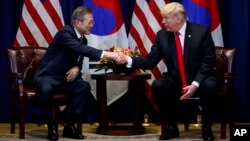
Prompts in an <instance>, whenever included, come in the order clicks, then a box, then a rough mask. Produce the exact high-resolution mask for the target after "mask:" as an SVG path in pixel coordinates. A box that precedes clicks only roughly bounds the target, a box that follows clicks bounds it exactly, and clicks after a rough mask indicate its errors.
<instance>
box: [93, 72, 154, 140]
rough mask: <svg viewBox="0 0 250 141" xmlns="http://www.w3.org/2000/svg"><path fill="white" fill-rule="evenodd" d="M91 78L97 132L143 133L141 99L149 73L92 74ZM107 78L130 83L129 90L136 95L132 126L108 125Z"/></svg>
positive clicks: (106, 133)
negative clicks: (96, 116)
mask: <svg viewBox="0 0 250 141" xmlns="http://www.w3.org/2000/svg"><path fill="white" fill-rule="evenodd" d="M91 78H92V79H95V80H96V95H97V102H98V112H99V119H98V122H99V127H98V128H97V131H96V132H97V133H98V134H103V135H139V134H144V133H145V128H144V127H142V122H143V110H142V105H143V99H144V96H145V88H144V86H145V82H146V80H147V79H150V78H151V74H149V73H141V74H92V75H91ZM107 80H114V81H115V80H124V81H129V83H132V85H130V86H131V87H130V89H131V91H132V92H133V93H134V94H135V96H136V107H135V108H136V112H135V120H134V121H133V125H132V126H118V125H116V126H109V119H108V115H107V86H106V81H107Z"/></svg>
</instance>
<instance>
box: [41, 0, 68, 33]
mask: <svg viewBox="0 0 250 141" xmlns="http://www.w3.org/2000/svg"><path fill="white" fill-rule="evenodd" d="M44 8H45V9H46V10H47V12H48V14H49V16H50V17H51V19H52V20H53V22H54V24H55V25H56V27H57V30H59V29H61V28H62V27H63V24H62V22H61V18H60V16H59V15H58V13H57V12H56V10H55V7H54V6H53V5H52V3H51V1H48V0H47V1H46V2H45V3H44Z"/></svg>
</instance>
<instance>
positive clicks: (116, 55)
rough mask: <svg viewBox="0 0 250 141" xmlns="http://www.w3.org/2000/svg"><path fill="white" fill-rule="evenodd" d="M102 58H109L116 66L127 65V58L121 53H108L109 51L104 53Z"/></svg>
mask: <svg viewBox="0 0 250 141" xmlns="http://www.w3.org/2000/svg"><path fill="white" fill-rule="evenodd" d="M103 58H111V59H113V60H114V61H116V63H117V64H125V63H127V62H128V61H127V56H126V55H125V54H123V53H122V52H110V51H104V56H103Z"/></svg>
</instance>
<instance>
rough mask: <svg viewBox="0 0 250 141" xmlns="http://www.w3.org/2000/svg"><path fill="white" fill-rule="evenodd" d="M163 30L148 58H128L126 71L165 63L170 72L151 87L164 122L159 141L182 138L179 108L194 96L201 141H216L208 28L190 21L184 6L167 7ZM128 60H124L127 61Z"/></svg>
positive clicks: (215, 82)
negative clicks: (199, 104) (197, 101)
mask: <svg viewBox="0 0 250 141" xmlns="http://www.w3.org/2000/svg"><path fill="white" fill-rule="evenodd" d="M160 13H161V15H162V18H163V20H162V23H163V26H164V29H161V30H160V31H158V33H157V35H156V40H155V42H154V44H153V46H152V48H151V51H150V53H149V54H148V55H147V56H146V57H132V58H131V57H126V59H125V60H127V67H132V68H141V69H150V68H152V67H154V66H156V65H157V64H158V63H159V61H160V60H161V59H164V60H165V62H166V65H167V69H168V72H166V73H164V74H163V77H162V78H160V79H157V80H155V81H154V82H153V83H152V86H151V88H152V91H153V95H154V99H155V101H156V103H157V104H158V107H159V110H160V115H161V118H162V121H163V122H165V123H166V125H167V126H165V127H162V129H163V130H162V133H161V136H160V140H167V139H171V138H176V137H179V129H178V126H177V121H176V112H177V111H176V107H177V105H178V104H179V103H180V101H183V100H186V99H188V98H191V97H194V96H200V97H201V100H202V138H203V139H204V140H213V139H214V136H213V133H212V130H211V125H212V108H211V107H212V105H213V100H214V99H213V98H214V97H215V95H216V94H217V92H218V77H217V75H216V73H215V72H214V66H215V47H214V42H213V40H212V37H211V34H210V30H209V29H208V28H207V27H204V26H201V25H197V24H193V23H190V22H188V21H187V17H186V12H185V9H184V7H183V5H182V4H180V3H177V2H172V3H168V4H167V5H165V6H164V7H163V8H162V9H161V11H160ZM124 58H125V57H124Z"/></svg>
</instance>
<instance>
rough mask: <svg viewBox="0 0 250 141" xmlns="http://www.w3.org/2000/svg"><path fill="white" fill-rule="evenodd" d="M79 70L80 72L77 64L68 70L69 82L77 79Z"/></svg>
mask: <svg viewBox="0 0 250 141" xmlns="http://www.w3.org/2000/svg"><path fill="white" fill-rule="evenodd" d="M79 72H80V69H79V67H77V66H75V67H73V68H71V69H70V70H69V71H68V72H66V74H67V75H68V76H67V82H71V81H73V80H75V78H76V77H77V75H78V74H79Z"/></svg>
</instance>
